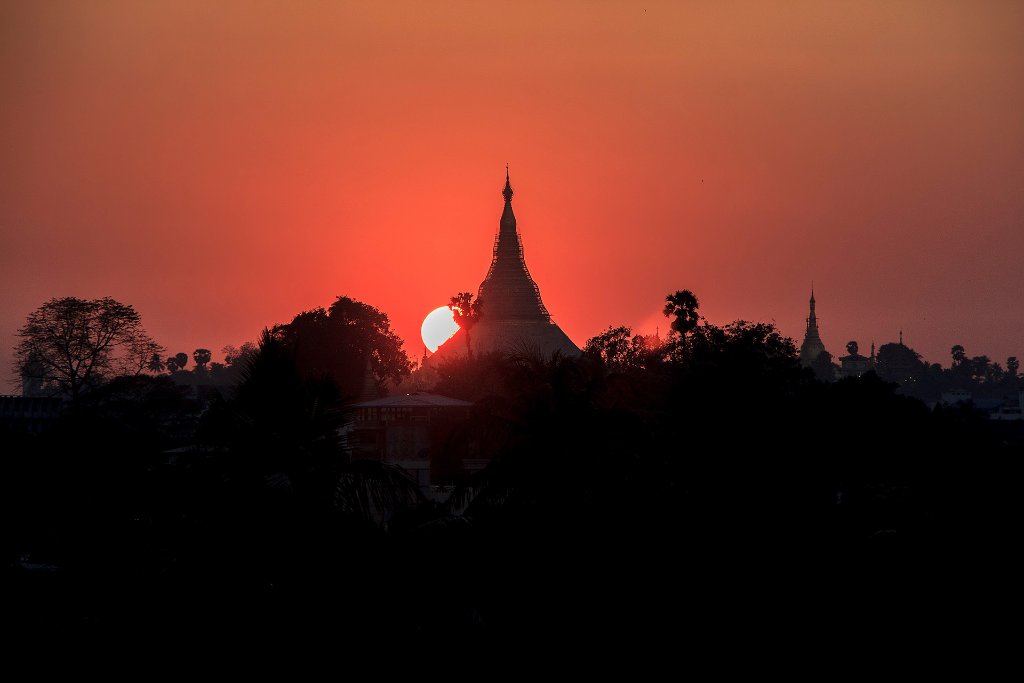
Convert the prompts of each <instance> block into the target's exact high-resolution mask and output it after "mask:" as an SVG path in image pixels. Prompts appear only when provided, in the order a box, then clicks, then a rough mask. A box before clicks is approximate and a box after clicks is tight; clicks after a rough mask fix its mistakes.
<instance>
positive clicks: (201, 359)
mask: <svg viewBox="0 0 1024 683" xmlns="http://www.w3.org/2000/svg"><path fill="white" fill-rule="evenodd" d="M212 356H213V354H212V353H211V352H210V349H196V350H195V351H193V352H192V360H194V361H195V362H196V369H198V370H205V369H206V364H207V363H209V362H210V358H211V357H212Z"/></svg>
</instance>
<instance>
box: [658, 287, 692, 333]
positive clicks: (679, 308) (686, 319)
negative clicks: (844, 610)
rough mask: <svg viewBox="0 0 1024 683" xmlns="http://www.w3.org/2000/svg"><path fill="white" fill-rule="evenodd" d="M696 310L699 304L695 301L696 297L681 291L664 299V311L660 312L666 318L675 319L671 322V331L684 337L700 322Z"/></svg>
mask: <svg viewBox="0 0 1024 683" xmlns="http://www.w3.org/2000/svg"><path fill="white" fill-rule="evenodd" d="M698 308H700V302H698V301H697V297H696V296H695V295H694V294H693V292H691V291H690V290H688V289H683V290H680V291H678V292H676V293H675V294H669V295H668V296H666V297H665V309H664V310H663V311H662V312H663V313H664V314H665V316H666V317H674V318H675V319H674V320H673V321H672V331H673V332H676V333H677V334H680V335H683V336H686V334H688V333H689V332H691V331H692V330H693V328H695V327H696V326H697V322H698V321H699V320H700V314H699V313H697V309H698Z"/></svg>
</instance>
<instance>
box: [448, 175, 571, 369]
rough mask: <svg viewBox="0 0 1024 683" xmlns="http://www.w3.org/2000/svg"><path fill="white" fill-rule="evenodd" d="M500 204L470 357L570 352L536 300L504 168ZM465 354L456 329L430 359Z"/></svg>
mask: <svg viewBox="0 0 1024 683" xmlns="http://www.w3.org/2000/svg"><path fill="white" fill-rule="evenodd" d="M501 194H502V196H503V197H504V198H505V208H504V209H503V210H502V212H501V221H500V222H499V224H498V234H497V236H496V237H495V239H494V255H493V256H492V258H491V267H490V268H488V269H487V276H486V277H484V281H483V282H481V283H480V289H479V291H478V292H477V300H478V301H480V305H481V315H480V320H479V321H478V322H477V323H476V324H475V325H474V326H473V327H472V328H471V330H470V335H469V344H470V346H471V347H472V352H473V355H479V354H484V353H490V352H493V351H499V352H505V353H523V354H527V355H539V356H541V357H550V356H552V355H553V354H555V353H561V354H562V355H572V356H576V355H579V354H580V349H579V347H578V346H576V344H574V343H573V342H572V340H571V339H569V337H568V336H567V335H566V334H565V332H563V331H562V329H561V328H560V327H559V326H558V325H557V324H555V322H554V321H552V320H551V314H550V313H549V312H548V309H547V308H546V307H545V306H544V302H543V301H542V300H541V298H540V288H539V287H537V283H536V282H534V281H533V278H532V277H531V276H530V271H529V270H528V269H527V267H526V259H525V258H524V257H523V242H522V239H521V238H520V236H519V230H518V228H517V226H516V215H515V213H513V211H512V184H511V182H510V180H509V176H508V167H506V168H505V188H504V189H503V190H502V193H501ZM466 352H467V345H466V334H465V331H464V330H459V331H458V332H456V333H455V336H453V337H452V338H451V339H449V340H448V341H447V342H445V343H444V344H442V345H441V346H440V347H439V348H438V349H437V352H436V353H435V354H434V355H433V356H431V360H434V359H438V358H445V357H449V356H452V355H463V354H465V353H466Z"/></svg>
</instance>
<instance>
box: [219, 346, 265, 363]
mask: <svg viewBox="0 0 1024 683" xmlns="http://www.w3.org/2000/svg"><path fill="white" fill-rule="evenodd" d="M256 351H257V348H256V345H255V344H254V343H252V342H248V341H247V342H245V343H244V344H242V346H241V348H239V347H237V346H235V345H234V344H228V345H227V346H225V347H224V348H222V349H221V350H220V352H221V353H223V354H224V364H225V365H227V366H228V367H231V366H233V365H238V364H241V363H244V362H245V361H246V360H247V359H248V358H251V357H252V356H253V354H255V353H256Z"/></svg>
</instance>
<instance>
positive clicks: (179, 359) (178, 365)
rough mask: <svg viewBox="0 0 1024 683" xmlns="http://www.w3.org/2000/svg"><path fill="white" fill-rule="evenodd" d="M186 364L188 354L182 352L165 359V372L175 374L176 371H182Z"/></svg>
mask: <svg viewBox="0 0 1024 683" xmlns="http://www.w3.org/2000/svg"><path fill="white" fill-rule="evenodd" d="M187 363H188V354H187V353H185V352H184V351H183V352H181V353H176V354H174V355H173V356H168V357H167V361H166V364H167V370H168V371H169V372H171V373H174V372H177V371H178V370H182V369H184V368H185V365H186V364H187Z"/></svg>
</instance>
